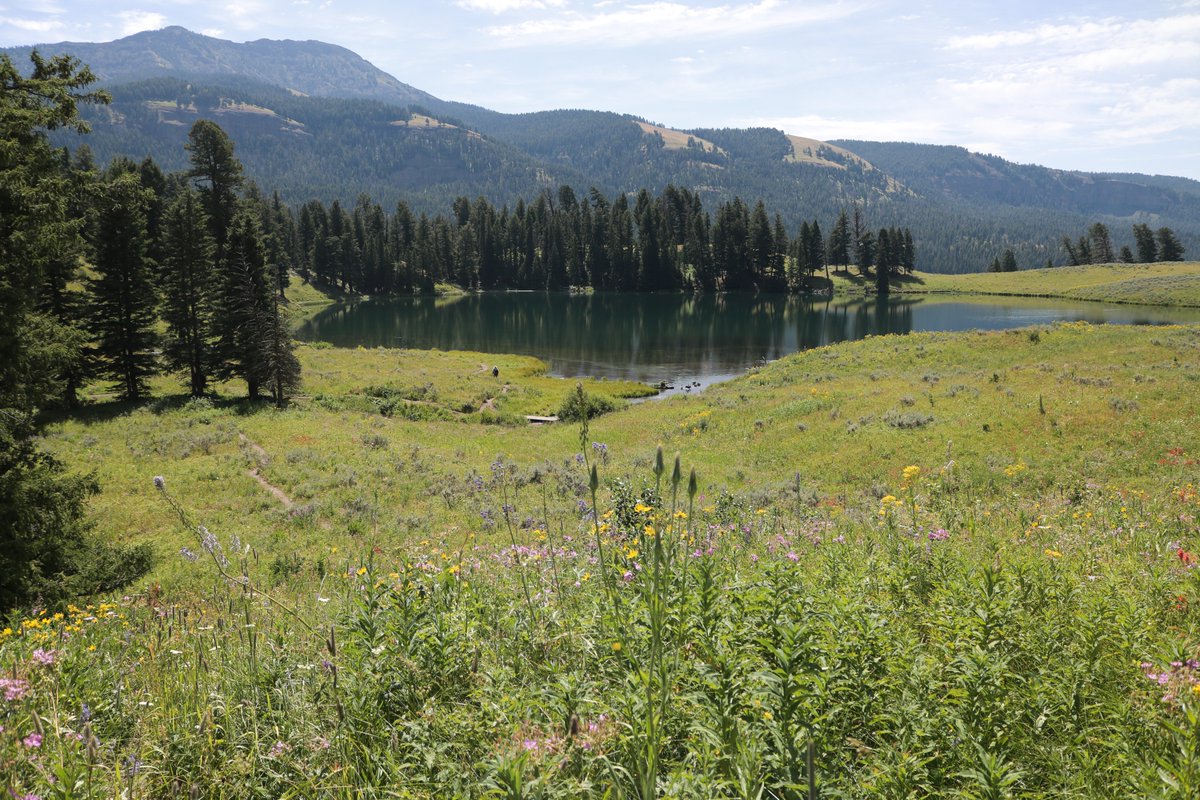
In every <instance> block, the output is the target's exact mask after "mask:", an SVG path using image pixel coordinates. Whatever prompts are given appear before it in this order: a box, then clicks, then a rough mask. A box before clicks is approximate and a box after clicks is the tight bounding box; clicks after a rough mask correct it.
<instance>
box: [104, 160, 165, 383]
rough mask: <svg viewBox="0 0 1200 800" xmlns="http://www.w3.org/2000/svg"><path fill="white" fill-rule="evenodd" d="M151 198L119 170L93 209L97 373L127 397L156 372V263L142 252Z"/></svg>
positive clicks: (146, 246) (131, 176) (146, 242)
mask: <svg viewBox="0 0 1200 800" xmlns="http://www.w3.org/2000/svg"><path fill="white" fill-rule="evenodd" d="M152 199H153V198H152V194H151V192H150V191H148V190H146V189H143V188H142V185H141V182H140V181H139V180H138V176H137V175H136V174H133V173H122V174H119V175H117V176H116V177H115V178H112V179H111V180H109V181H107V182H106V184H105V185H104V187H103V190H102V192H101V194H100V198H99V207H98V209H97V213H96V233H95V242H94V245H93V246H94V250H95V257H94V261H95V268H96V273H97V276H96V278H94V279H93V280H92V281H90V283H89V292H90V295H91V299H90V305H91V318H92V325H91V329H92V331H93V332H94V333H95V335H96V345H95V353H96V356H97V359H98V361H99V370H98V371H99V373H100V374H101V375H104V376H107V377H110V378H112V379H113V380H115V381H116V382H117V386H118V391H119V393H120V396H121V397H122V398H125V399H127V400H139V399H141V398H142V397H143V396H144V395H145V393H146V379H147V378H149V377H150V376H151V375H153V374H154V373H155V372H156V371H157V364H156V361H157V356H156V355H155V353H154V348H155V347H156V345H157V343H158V336H157V334H156V333H155V330H154V324H155V322H156V321H157V315H156V313H155V312H156V303H157V297H156V293H155V270H156V268H157V265H156V264H154V262H153V261H151V260H150V256H149V254H148V250H149V244H150V242H149V239H150V236H149V232H148V230H147V221H146V210H147V208H148V207H149V205H150V203H151V200H152Z"/></svg>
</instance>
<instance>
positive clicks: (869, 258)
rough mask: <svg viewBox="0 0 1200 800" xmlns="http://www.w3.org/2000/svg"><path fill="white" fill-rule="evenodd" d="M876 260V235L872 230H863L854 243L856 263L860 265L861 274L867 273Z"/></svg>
mask: <svg viewBox="0 0 1200 800" xmlns="http://www.w3.org/2000/svg"><path fill="white" fill-rule="evenodd" d="M875 261H876V255H875V236H874V234H872V233H871V232H870V231H863V232H862V235H861V236H859V237H858V240H857V241H856V242H855V243H854V263H855V264H856V265H857V266H858V272H859V274H860V275H866V274H867V270H868V269H869V268H870V266H871V265H872V264H874V263H875Z"/></svg>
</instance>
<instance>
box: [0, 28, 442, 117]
mask: <svg viewBox="0 0 1200 800" xmlns="http://www.w3.org/2000/svg"><path fill="white" fill-rule="evenodd" d="M38 48H39V49H40V50H41V51H42V53H43V55H49V54H57V53H71V54H72V55H74V56H75V57H76V58H78V59H79V60H80V61H82V62H83V63H85V64H87V65H88V66H90V67H91V69H92V71H93V72H95V73H96V76H97V77H98V78H100V80H101V81H102V82H103V83H105V84H115V83H124V82H128V81H137V80H144V79H146V78H150V77H155V76H165V75H174V76H192V75H198V74H203V75H214V76H217V75H238V76H243V77H247V78H253V79H255V80H258V81H262V82H264V83H270V84H274V85H276V86H280V87H282V88H285V89H294V90H296V91H299V92H303V93H304V94H311V95H321V96H327V97H364V98H371V99H376V100H383V101H387V102H392V103H397V104H399V105H414V104H415V105H429V104H436V103H437V102H439V101H438V99H437V98H436V97H434V96H433V95H431V94H428V93H426V92H423V91H421V90H420V89H416V88H414V87H412V86H409V85H408V84H406V83H401V82H400V81H398V80H396V79H395V78H393V77H392V76H391V75H388V74H387V73H386V72H384V71H383V70H381V69H379V68H377V67H375V66H374V65H372V64H371V63H370V62H368V61H366V60H365V59H363V58H362V57H361V56H359V55H358V54H356V53H354V52H352V51H350V50H347V49H346V48H344V47H339V46H337V45H333V44H326V43H324V42H316V41H303V42H301V41H293V40H288V39H281V40H275V39H259V40H257V41H253V42H245V43H238V42H229V41H226V40H224V39H215V38H213V37H211V36H204V35H202V34H199V33H193V32H191V31H189V30H187V29H186V28H180V27H178V26H172V27H169V28H163V29H162V30H158V31H143V32H142V33H135V34H133V35H132V36H126V37H125V38H123V39H117V40H116V41H113V42H100V43H93V42H59V43H57V44H48V45H38ZM32 49H33V48H32V47H15V48H8V49H7V50H6V52H8V53H9V54H10V55H12V56H13V58H14V60H16V61H20V62H25V61H27V60H28V53H29V51H30V50H32Z"/></svg>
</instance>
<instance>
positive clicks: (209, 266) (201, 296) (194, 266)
mask: <svg viewBox="0 0 1200 800" xmlns="http://www.w3.org/2000/svg"><path fill="white" fill-rule="evenodd" d="M163 230H164V232H165V234H166V235H165V242H164V258H165V260H166V263H165V265H164V269H163V271H162V275H163V320H164V321H165V322H166V325H167V338H166V342H165V344H164V346H163V355H164V357H165V358H166V361H167V364H168V366H170V367H171V368H172V369H176V370H180V371H181V372H185V373H186V374H187V376H188V380H187V385H188V391H189V392H190V393H191V395H192V396H193V397H200V396H202V395H203V394H204V393H205V392H206V391H207V390H208V381H209V377H210V376H211V374H212V370H213V368H214V366H215V363H214V362H215V351H214V325H215V315H216V301H217V274H218V273H217V268H216V263H215V257H216V250H217V248H216V243H215V242H214V241H213V238H212V234H211V233H210V232H209V224H208V217H207V216H206V215H205V213H204V208H203V206H202V205H201V203H200V198H199V196H198V195H197V194H196V192H195V190H194V189H190V188H189V189H185V190H184V191H182V192H180V194H179V196H178V197H176V198H175V200H174V201H173V202H172V203H171V205H170V206H169V207H168V208H167V212H166V218H165V220H164V222H163Z"/></svg>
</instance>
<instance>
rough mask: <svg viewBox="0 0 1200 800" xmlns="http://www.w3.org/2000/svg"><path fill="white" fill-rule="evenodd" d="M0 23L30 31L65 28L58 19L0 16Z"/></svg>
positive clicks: (38, 31)
mask: <svg viewBox="0 0 1200 800" xmlns="http://www.w3.org/2000/svg"><path fill="white" fill-rule="evenodd" d="M0 25H8V26H10V27H13V28H16V29H18V30H22V31H29V32H30V33H49V32H50V31H57V30H61V29H62V28H63V24H62V22H60V21H59V20H57V19H22V18H20V17H0Z"/></svg>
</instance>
